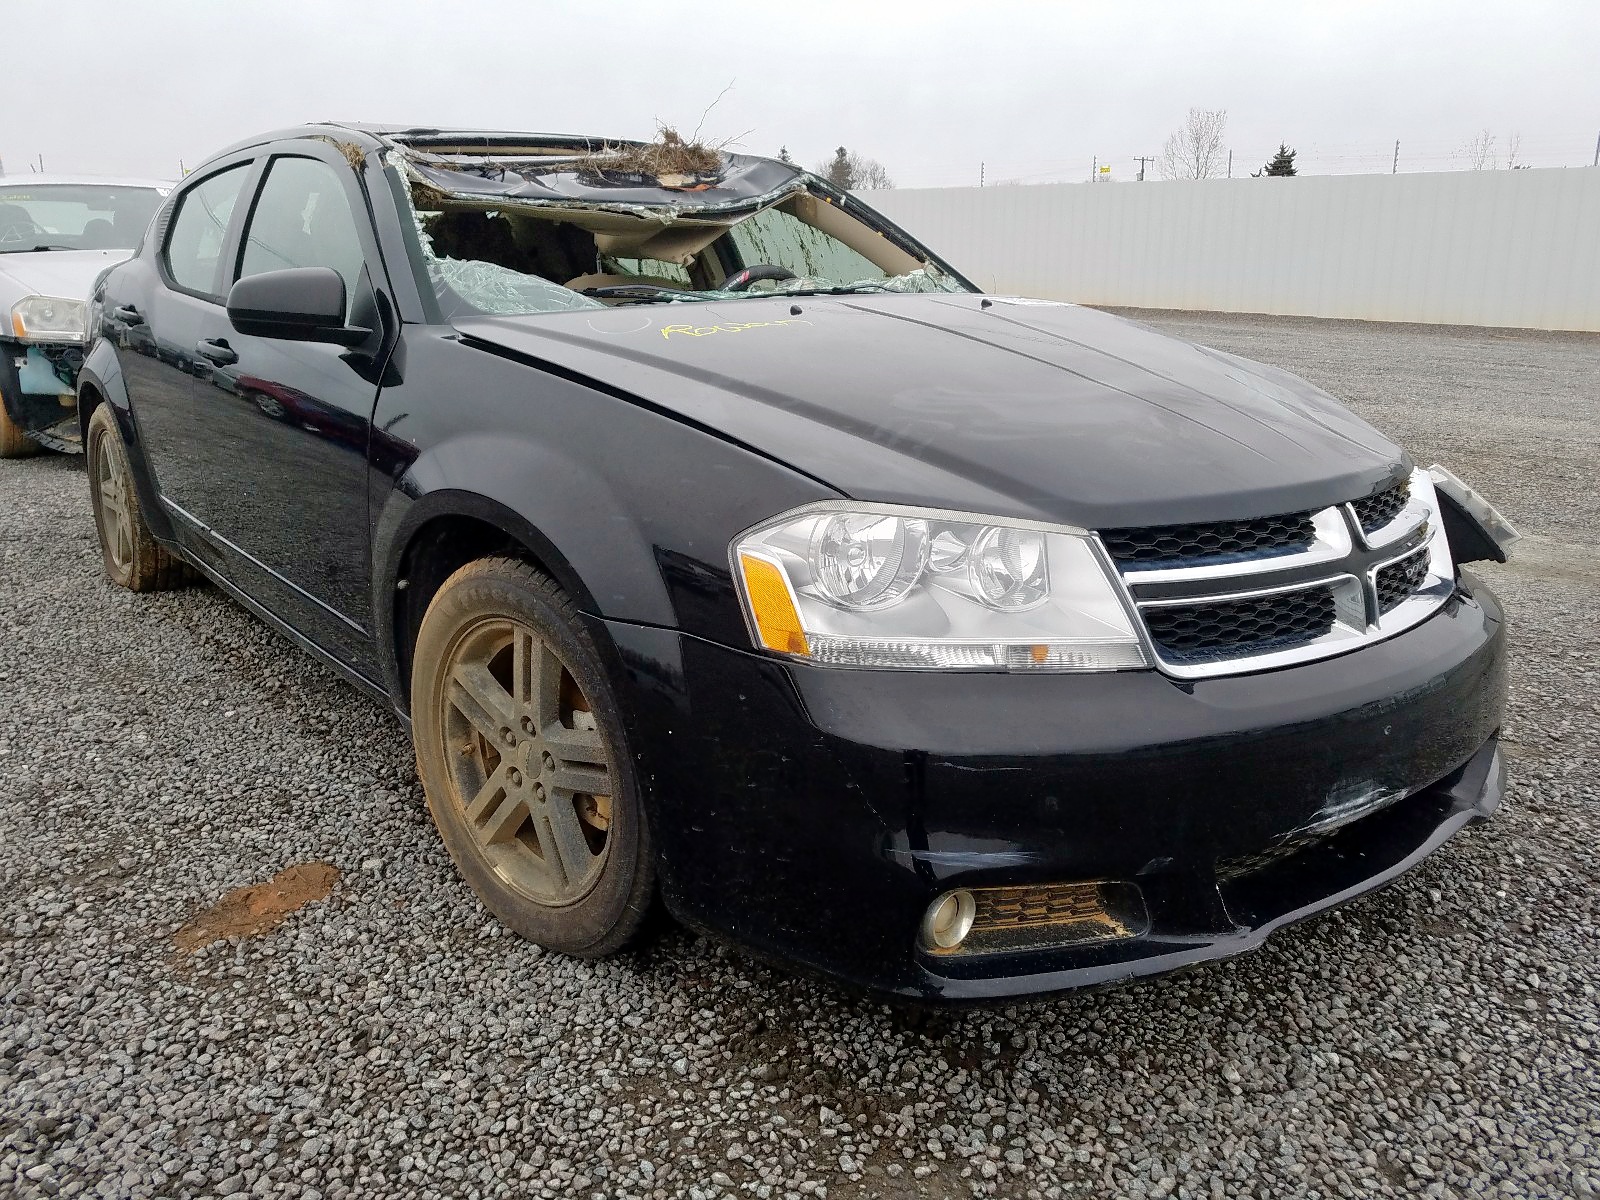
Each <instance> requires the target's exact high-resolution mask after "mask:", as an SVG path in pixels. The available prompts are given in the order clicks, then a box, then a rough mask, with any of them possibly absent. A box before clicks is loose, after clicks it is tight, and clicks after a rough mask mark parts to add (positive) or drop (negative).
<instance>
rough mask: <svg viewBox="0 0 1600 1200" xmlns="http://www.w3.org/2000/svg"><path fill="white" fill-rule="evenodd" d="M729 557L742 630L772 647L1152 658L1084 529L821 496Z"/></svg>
mask: <svg viewBox="0 0 1600 1200" xmlns="http://www.w3.org/2000/svg"><path fill="white" fill-rule="evenodd" d="M732 558H733V568H734V570H733V574H734V578H735V579H736V580H737V581H738V586H739V595H740V598H741V600H742V601H743V602H744V611H745V617H746V620H747V621H748V622H749V625H750V633H751V637H752V638H753V639H754V640H755V643H756V645H758V646H762V647H764V648H766V649H768V650H775V651H777V652H778V653H780V654H787V655H792V656H794V657H797V658H806V659H810V660H812V661H814V662H819V663H829V664H832V665H835V666H850V667H922V668H931V669H935V670H972V671H984V670H987V671H995V670H1001V671H1118V670H1127V669H1132V668H1138V667H1145V666H1148V665H1149V664H1148V662H1147V661H1146V658H1145V654H1144V650H1143V647H1142V646H1141V644H1140V641H1139V636H1138V634H1137V633H1136V632H1135V630H1134V626H1133V621H1132V618H1131V617H1130V616H1129V613H1128V609H1127V606H1126V604H1125V603H1124V601H1123V599H1122V596H1121V594H1120V592H1119V591H1118V589H1117V586H1116V584H1115V582H1114V581H1113V579H1112V577H1111V574H1110V571H1109V570H1108V568H1107V567H1106V566H1105V565H1104V564H1103V561H1102V557H1101V554H1100V552H1099V551H1098V550H1097V548H1096V546H1095V544H1094V542H1093V541H1092V540H1091V539H1090V537H1089V536H1088V535H1087V534H1084V533H1082V532H1081V531H1077V530H1064V529H1057V528H1053V527H1050V526H1045V525H1038V524H1034V523H1031V522H1027V521H1010V520H1005V519H1001V518H994V519H988V518H983V517H978V518H974V517H972V516H970V515H968V514H965V513H948V512H941V511H937V510H932V509H919V508H902V507H898V506H892V505H877V504H856V503H854V502H837V503H831V502H830V503H826V504H819V505H812V506H808V507H806V508H803V509H799V510H796V511H795V512H791V513H785V514H784V515H783V516H781V517H775V518H774V519H773V520H771V521H768V522H766V523H765V524H762V525H758V526H756V528H754V529H752V530H750V531H749V532H748V533H746V534H744V535H743V536H742V537H740V538H739V539H738V540H737V541H736V542H734V544H733V547H732Z"/></svg>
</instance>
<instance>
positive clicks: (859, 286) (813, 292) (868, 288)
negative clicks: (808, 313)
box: [752, 282, 889, 296]
mask: <svg viewBox="0 0 1600 1200" xmlns="http://www.w3.org/2000/svg"><path fill="white" fill-rule="evenodd" d="M888 290H889V289H888V288H887V287H885V286H884V285H883V284H881V283H870V282H864V283H846V284H842V285H840V286H836V287H817V288H782V289H778V290H774V291H772V292H769V293H765V294H767V295H772V296H853V295H855V294H856V293H858V292H887V291H888ZM752 294H753V295H762V294H763V293H760V292H755V293H752Z"/></svg>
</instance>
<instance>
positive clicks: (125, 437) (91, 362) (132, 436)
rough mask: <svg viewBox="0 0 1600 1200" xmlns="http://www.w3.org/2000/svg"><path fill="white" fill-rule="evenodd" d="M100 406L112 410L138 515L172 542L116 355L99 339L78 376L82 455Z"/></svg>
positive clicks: (154, 530)
mask: <svg viewBox="0 0 1600 1200" xmlns="http://www.w3.org/2000/svg"><path fill="white" fill-rule="evenodd" d="M102 403H105V404H108V405H110V407H111V411H112V414H113V415H114V416H115V418H116V422H117V428H118V430H119V431H120V432H121V433H122V444H123V445H124V446H125V447H127V451H128V469H129V470H130V471H132V473H133V485H134V491H135V492H136V493H137V494H138V497H139V511H140V512H141V513H142V514H143V516H144V522H145V525H146V526H148V527H149V529H150V532H151V533H152V534H154V535H155V536H156V538H157V539H158V540H160V541H162V542H165V543H168V544H170V543H172V542H173V541H174V540H175V536H176V535H175V533H174V531H173V528H172V522H171V520H170V519H169V518H168V516H167V510H166V509H165V507H163V506H162V504H161V502H160V495H159V492H158V491H157V488H156V481H155V477H154V476H152V475H151V474H150V467H149V464H148V462H147V461H146V459H145V454H144V444H143V443H142V442H141V441H140V438H139V425H138V422H136V421H135V420H134V417H133V405H132V403H131V402H130V400H129V399H128V387H127V384H126V383H125V382H124V380H123V378H122V364H121V363H120V362H118V360H117V352H116V350H115V349H114V348H113V347H112V345H111V343H110V342H108V341H107V340H106V339H105V338H98V339H96V341H95V342H94V344H93V345H92V346H90V347H89V353H88V354H86V355H85V356H84V359H83V367H82V368H81V369H80V370H79V372H78V426H79V429H80V430H81V431H82V434H83V448H84V451H85V453H87V451H88V449H89V418H91V417H92V416H94V410H95V409H96V408H98V407H99V406H100V405H101V404H102Z"/></svg>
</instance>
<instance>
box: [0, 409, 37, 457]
mask: <svg viewBox="0 0 1600 1200" xmlns="http://www.w3.org/2000/svg"><path fill="white" fill-rule="evenodd" d="M40 449H41V447H40V445H39V443H38V442H36V441H34V440H33V439H32V438H31V437H29V436H28V435H27V434H25V433H23V432H22V426H20V425H18V424H17V423H16V422H15V421H13V420H12V419H11V414H10V413H9V412H7V411H6V402H5V398H4V397H0V458H22V457H23V456H25V455H28V454H37V453H39V451H40Z"/></svg>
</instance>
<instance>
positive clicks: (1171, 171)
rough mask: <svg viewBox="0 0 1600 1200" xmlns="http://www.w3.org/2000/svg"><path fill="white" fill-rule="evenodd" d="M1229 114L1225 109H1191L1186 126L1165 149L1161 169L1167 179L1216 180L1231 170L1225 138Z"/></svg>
mask: <svg viewBox="0 0 1600 1200" xmlns="http://www.w3.org/2000/svg"><path fill="white" fill-rule="evenodd" d="M1227 131H1228V113H1227V110H1226V109H1221V108H1191V109H1190V110H1189V116H1188V119H1187V120H1185V121H1184V123H1183V127H1182V128H1181V129H1179V130H1177V131H1176V132H1175V133H1174V134H1173V135H1172V136H1171V137H1169V138H1168V139H1167V144H1166V145H1165V146H1163V147H1162V148H1161V157H1160V158H1159V159H1158V160H1157V163H1156V165H1157V168H1158V169H1159V170H1160V172H1161V177H1162V178H1163V179H1215V178H1216V177H1217V176H1219V175H1221V174H1222V173H1223V172H1224V171H1225V170H1227V164H1228V152H1227V151H1226V150H1225V149H1224V148H1223V145H1222V138H1223V135H1224V134H1226V133H1227Z"/></svg>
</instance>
